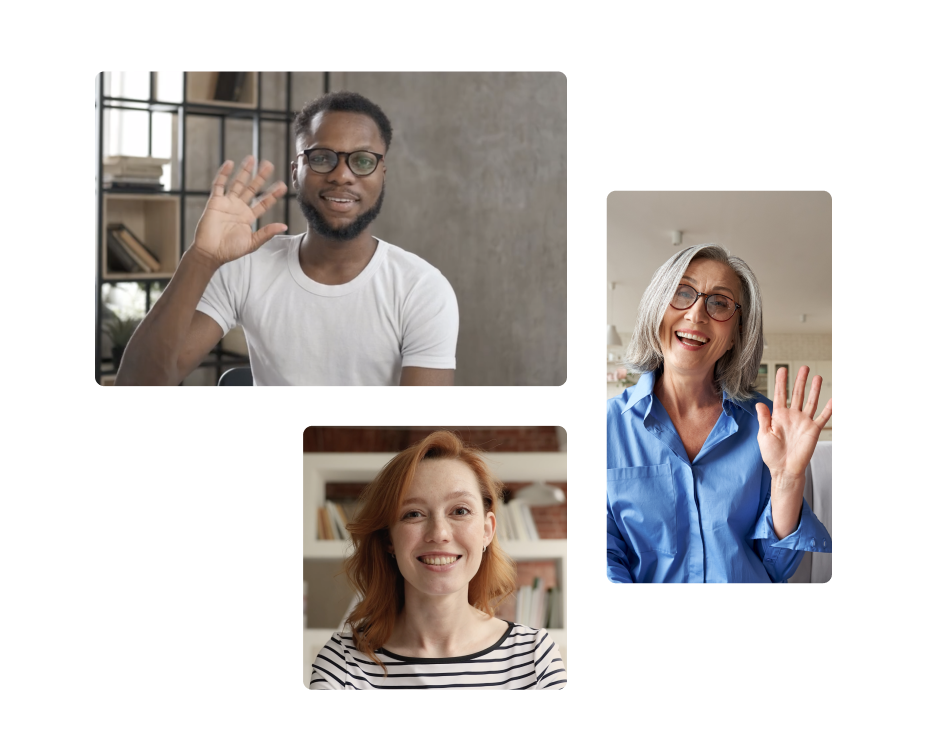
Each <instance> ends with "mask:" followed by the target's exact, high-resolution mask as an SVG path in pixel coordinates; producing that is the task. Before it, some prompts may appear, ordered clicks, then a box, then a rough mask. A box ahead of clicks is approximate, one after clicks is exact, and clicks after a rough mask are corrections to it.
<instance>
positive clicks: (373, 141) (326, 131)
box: [197, 91, 458, 387]
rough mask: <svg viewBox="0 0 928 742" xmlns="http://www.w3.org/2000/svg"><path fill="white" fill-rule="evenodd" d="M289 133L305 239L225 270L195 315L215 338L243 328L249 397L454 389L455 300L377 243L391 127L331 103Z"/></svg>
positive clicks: (316, 104)
mask: <svg viewBox="0 0 928 742" xmlns="http://www.w3.org/2000/svg"><path fill="white" fill-rule="evenodd" d="M346 106H351V107H352V110H341V109H343V108H344V107H346ZM360 110H365V111H366V110H370V111H372V113H370V114H369V113H361V112H359V111H360ZM375 117H376V118H375ZM294 123H295V132H296V137H295V141H294V144H295V159H294V160H293V161H292V162H291V163H290V168H291V172H290V175H291V187H292V188H293V189H294V191H295V195H296V202H297V204H298V205H299V207H300V210H301V211H302V212H303V215H304V216H305V217H306V224H307V229H306V231H305V232H304V233H299V234H293V235H290V234H277V235H275V236H274V237H273V238H272V239H271V240H270V241H269V242H268V243H267V244H266V245H265V246H264V247H262V248H261V249H260V250H257V251H255V252H253V253H252V254H250V255H248V256H246V257H244V258H242V259H239V260H234V261H232V262H229V263H227V264H225V265H223V266H222V267H221V268H220V269H219V270H218V271H217V272H216V274H215V276H214V277H213V279H212V280H211V281H210V284H209V286H208V287H207V289H206V291H205V292H204V294H203V298H202V300H201V301H200V304H199V305H198V307H197V309H198V310H199V312H201V313H203V314H205V315H207V316H209V317H211V318H212V319H214V320H215V322H216V324H217V325H218V327H217V328H216V330H217V331H219V332H221V333H222V334H224V333H226V332H228V331H229V329H231V327H234V326H235V325H242V326H243V327H244V330H245V338H246V340H247V342H248V351H249V357H250V360H251V367H252V372H253V376H254V382H255V386H377V387H383V386H394V387H395V386H454V368H455V355H456V346H457V334H458V305H457V299H456V297H455V293H454V289H453V288H452V287H451V284H450V282H449V281H448V279H447V278H445V277H444V276H443V275H442V274H441V272H440V271H439V270H438V269H436V268H435V267H434V266H432V265H430V264H429V263H427V262H426V261H425V260H423V259H422V258H420V257H419V256H418V255H415V254H413V253H411V252H408V251H406V250H403V249H402V248H400V247H398V246H396V245H393V244H390V243H388V242H387V241H385V240H383V239H380V238H378V237H375V236H374V235H373V234H372V227H371V225H372V223H373V221H374V219H376V218H377V216H378V214H379V213H380V209H381V207H382V206H383V201H384V190H385V188H384V181H385V176H386V169H387V167H386V152H387V147H388V145H389V137H390V132H391V129H390V126H389V122H388V121H387V120H386V117H385V116H384V115H383V114H382V112H381V111H379V109H377V107H376V106H374V104H372V103H371V102H370V101H367V100H366V99H364V98H363V97H362V96H359V95H358V94H356V93H350V92H346V91H338V92H335V93H328V94H326V95H324V96H322V97H321V98H318V99H316V100H315V101H311V102H310V103H307V104H306V106H305V107H304V109H303V111H300V112H299V113H298V115H297V118H296V120H295V122H294ZM385 139H386V140H387V141H385ZM211 337H213V336H210V338H211ZM206 342H207V341H204V343H203V345H205V344H206ZM213 344H215V340H214V341H213Z"/></svg>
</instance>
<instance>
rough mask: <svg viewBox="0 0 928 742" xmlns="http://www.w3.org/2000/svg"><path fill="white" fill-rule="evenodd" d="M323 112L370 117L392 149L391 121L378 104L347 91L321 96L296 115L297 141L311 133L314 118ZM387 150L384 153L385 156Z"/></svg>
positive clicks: (294, 130)
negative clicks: (341, 112) (310, 128)
mask: <svg viewBox="0 0 928 742" xmlns="http://www.w3.org/2000/svg"><path fill="white" fill-rule="evenodd" d="M321 111H346V112H348V113H363V114H364V115H365V116H369V117H370V118H372V119H373V120H374V123H375V124H377V128H378V129H380V136H381V137H382V138H383V143H384V144H385V145H386V150H389V149H390V140H391V139H392V138H393V127H392V126H390V119H388V118H387V116H386V114H385V113H384V112H383V111H382V110H381V109H380V106H378V105H377V104H376V103H374V102H373V101H370V100H368V99H367V98H365V97H364V96H363V95H360V94H359V93H350V92H348V91H347V90H340V91H338V92H337V93H326V94H325V95H320V96H319V97H318V98H316V99H315V100H312V101H310V102H309V103H307V104H306V105H305V106H303V110H302V111H300V112H299V113H298V114H297V115H296V119H295V120H294V122H293V134H294V137H295V138H296V139H299V138H300V137H301V136H303V135H304V134H307V133H308V132H309V126H310V124H311V123H312V120H313V117H314V116H315V115H316V114H317V113H320V112H321ZM386 150H385V151H384V153H385V154H386Z"/></svg>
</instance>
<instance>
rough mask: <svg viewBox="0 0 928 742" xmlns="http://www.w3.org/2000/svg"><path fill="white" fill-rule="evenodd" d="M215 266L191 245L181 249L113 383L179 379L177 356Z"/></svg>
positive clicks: (171, 382)
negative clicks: (182, 252)
mask: <svg viewBox="0 0 928 742" xmlns="http://www.w3.org/2000/svg"><path fill="white" fill-rule="evenodd" d="M218 267H219V265H218V263H216V261H215V260H213V259H212V258H209V257H207V256H204V255H202V254H201V253H200V252H198V251H197V250H196V249H195V248H191V249H190V250H188V251H187V252H186V253H184V256H183V258H181V261H180V265H178V266H177V270H176V271H175V273H174V276H173V278H171V281H170V283H169V284H168V286H167V288H166V289H165V291H164V293H163V294H162V295H161V298H160V299H158V301H157V302H156V303H155V306H154V307H152V309H151V311H150V312H149V313H148V315H147V316H146V317H145V319H144V320H142V322H141V324H139V326H138V329H136V331H135V333H134V334H133V335H132V339H131V340H130V341H129V344H128V345H127V346H126V350H125V353H124V354H123V358H122V362H121V364H120V366H119V373H118V374H117V375H116V384H117V385H149V386H151V385H158V386H171V385H177V384H179V383H180V382H181V381H182V380H183V379H182V378H181V371H180V369H179V367H178V358H179V356H180V353H181V350H182V349H183V347H184V341H185V340H186V337H187V333H188V331H189V329H190V324H191V322H192V321H193V316H194V313H195V312H196V308H197V304H198V303H199V301H200V299H201V298H202V296H203V292H204V291H205V290H206V287H207V285H208V284H209V282H210V279H211V278H212V277H213V274H214V273H215V272H216V270H217V269H218Z"/></svg>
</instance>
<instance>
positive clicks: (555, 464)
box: [303, 452, 568, 685]
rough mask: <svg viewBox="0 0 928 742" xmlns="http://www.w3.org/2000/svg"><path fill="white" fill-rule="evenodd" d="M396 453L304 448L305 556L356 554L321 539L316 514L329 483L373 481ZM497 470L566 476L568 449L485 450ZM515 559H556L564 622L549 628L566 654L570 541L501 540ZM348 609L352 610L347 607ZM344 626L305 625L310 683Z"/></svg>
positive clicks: (520, 476)
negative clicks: (318, 656)
mask: <svg viewBox="0 0 928 742" xmlns="http://www.w3.org/2000/svg"><path fill="white" fill-rule="evenodd" d="M395 455H396V454H395V453H304V454H303V558H304V560H312V561H315V562H323V561H324V562H330V563H332V564H333V566H335V565H337V564H338V563H340V562H342V561H343V560H344V559H345V557H346V556H347V555H348V554H349V553H350V549H351V546H350V542H348V541H341V540H337V541H331V540H328V541H327V540H321V539H319V538H318V537H317V524H316V513H317V508H319V507H320V506H321V505H322V504H323V503H324V502H325V499H326V484H327V483H332V482H368V481H371V480H372V479H373V478H374V477H375V476H376V475H377V473H378V472H379V471H380V470H381V469H382V468H383V466H384V465H385V464H386V463H387V462H388V461H390V459H392V458H393V457H394V456H395ZM485 458H486V460H487V462H488V463H489V465H490V468H491V470H492V471H493V473H494V474H495V475H496V476H497V477H499V478H500V479H501V480H503V481H504V482H506V481H513V482H517V481H566V480H567V453H566V452H546V453H497V454H493V453H489V454H486V455H485ZM500 543H501V545H502V547H503V548H504V549H505V550H506V552H507V553H508V554H509V555H510V556H511V557H512V559H513V560H514V561H516V562H517V563H518V562H521V561H525V562H536V561H552V562H554V565H555V571H556V578H557V584H558V587H559V588H560V600H561V606H560V607H561V613H562V616H563V626H562V627H560V628H553V629H548V633H550V634H551V637H552V638H553V639H554V641H555V642H557V644H558V646H559V647H560V650H561V655H562V656H563V657H564V658H565V662H566V655H567V605H568V602H567V568H566V567H567V540H566V539H540V540H538V541H502V542H500ZM307 599H308V600H310V601H311V600H326V599H327V595H325V594H315V595H313V594H311V595H309V596H308V597H307ZM346 612H347V611H346ZM338 628H339V627H337V626H327V627H319V628H304V633H303V673H304V684H307V685H308V683H309V677H310V675H311V674H312V669H311V665H312V661H313V659H315V657H316V654H317V653H318V652H319V650H320V649H321V648H322V647H323V645H324V644H325V643H326V642H327V641H328V640H329V638H330V637H331V636H332V634H333V632H335V631H336V630H337V629H338Z"/></svg>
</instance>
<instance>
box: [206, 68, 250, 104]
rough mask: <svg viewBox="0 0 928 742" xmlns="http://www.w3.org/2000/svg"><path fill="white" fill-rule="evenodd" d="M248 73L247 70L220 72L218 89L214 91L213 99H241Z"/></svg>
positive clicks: (217, 83) (217, 80) (236, 100)
mask: <svg viewBox="0 0 928 742" xmlns="http://www.w3.org/2000/svg"><path fill="white" fill-rule="evenodd" d="M246 75H248V73H247V72H220V73H219V75H218V76H217V77H216V90H215V91H214V93H213V99H214V100H221V101H232V102H235V103H237V102H238V101H240V100H241V99H242V91H243V90H244V89H245V77H246Z"/></svg>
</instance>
